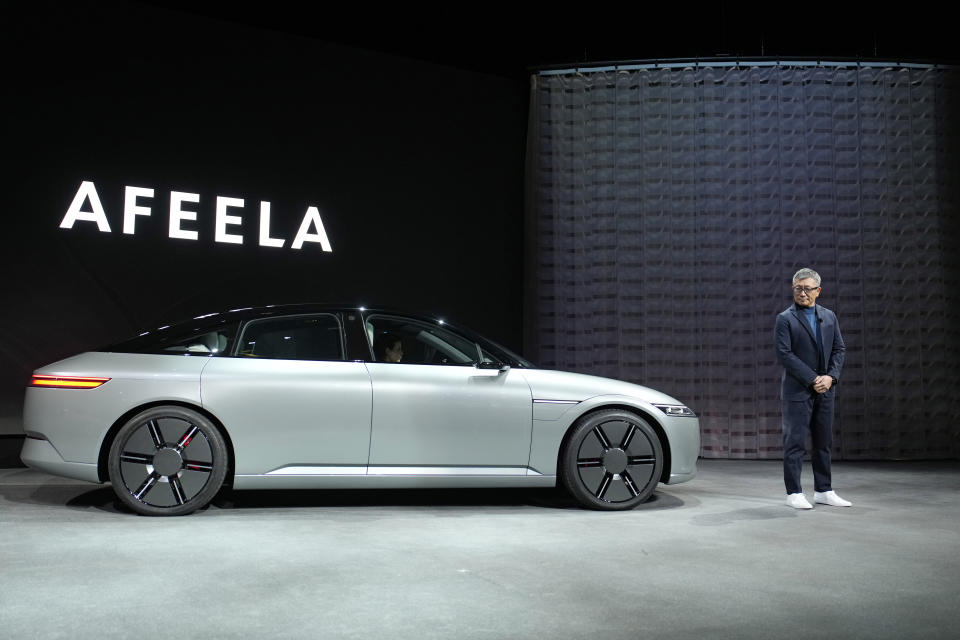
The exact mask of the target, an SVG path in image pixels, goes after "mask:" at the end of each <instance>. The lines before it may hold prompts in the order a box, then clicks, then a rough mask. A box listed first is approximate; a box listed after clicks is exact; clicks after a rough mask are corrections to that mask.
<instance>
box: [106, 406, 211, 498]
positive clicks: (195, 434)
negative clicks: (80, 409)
mask: <svg viewBox="0 0 960 640" xmlns="http://www.w3.org/2000/svg"><path fill="white" fill-rule="evenodd" d="M107 467H108V470H109V474H110V482H111V483H112V484H113V490H114V491H115V492H116V494H117V496H118V497H119V498H120V502H122V503H123V504H125V505H126V506H128V507H130V508H131V509H133V510H134V511H136V512H137V513H140V514H143V515H148V516H181V515H185V514H188V513H191V512H193V511H196V510H197V509H199V508H201V507H203V506H205V505H206V504H207V503H209V502H210V501H211V500H212V499H213V497H214V496H215V495H216V494H217V491H219V490H220V487H221V486H222V485H223V480H224V478H225V477H226V475H227V446H226V443H225V442H224V440H223V436H222V435H221V434H220V432H219V431H218V430H217V428H216V427H215V426H214V425H213V423H212V422H211V421H210V420H209V419H207V418H206V417H204V416H203V415H202V414H200V413H199V412H197V411H193V410H192V409H187V408H186V407H176V406H161V407H153V408H150V409H147V410H145V411H142V412H140V413H138V414H137V415H135V416H133V417H132V418H131V419H130V420H128V421H127V423H126V424H124V425H123V426H122V427H121V428H120V431H118V432H117V436H116V437H115V438H114V440H113V444H112V445H111V446H110V454H109V458H108V462H107Z"/></svg>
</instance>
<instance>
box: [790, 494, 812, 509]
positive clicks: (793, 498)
mask: <svg viewBox="0 0 960 640" xmlns="http://www.w3.org/2000/svg"><path fill="white" fill-rule="evenodd" d="M787 506H788V507H793V508H794V509H813V505H812V504H810V503H809V502H807V497H806V496H805V495H803V494H802V493H791V494H790V495H788V496H787Z"/></svg>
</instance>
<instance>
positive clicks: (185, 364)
mask: <svg viewBox="0 0 960 640" xmlns="http://www.w3.org/2000/svg"><path fill="white" fill-rule="evenodd" d="M208 362H210V360H209V359H207V358H191V357H183V356H154V355H149V354H137V353H100V352H96V351H91V352H87V353H82V354H80V355H77V356H73V357H70V358H67V359H65V360H60V361H59V362H54V363H52V364H49V365H47V366H45V367H41V368H40V369H37V371H36V373H37V374H38V375H39V374H42V375H54V376H89V375H102V376H104V377H108V378H110V381H109V382H107V383H106V384H103V385H102V386H100V387H97V388H96V389H48V388H39V387H28V388H27V390H26V394H25V397H24V409H23V429H24V431H25V432H26V433H27V435H31V434H33V435H41V436H43V437H44V438H46V439H47V440H48V441H49V442H50V443H51V444H52V445H53V447H54V448H55V449H56V450H57V451H58V452H59V454H60V455H61V456H62V457H63V459H64V461H65V462H75V463H82V464H93V465H96V464H97V461H98V459H99V455H100V447H101V445H102V443H103V441H104V438H105V436H106V435H107V432H108V431H109V430H110V427H111V426H113V424H114V422H115V421H116V420H117V419H119V418H120V417H121V416H123V415H125V414H126V413H128V412H129V411H131V410H133V409H136V408H137V407H140V406H144V405H147V404H151V403H156V402H178V403H188V404H192V405H197V406H199V405H200V372H201V371H202V370H203V368H204V367H205V366H206V365H207V364H208ZM21 459H22V460H23V461H24V463H26V464H28V465H29V464H31V461H32V458H30V457H29V453H28V457H27V458H26V459H24V458H23V456H21Z"/></svg>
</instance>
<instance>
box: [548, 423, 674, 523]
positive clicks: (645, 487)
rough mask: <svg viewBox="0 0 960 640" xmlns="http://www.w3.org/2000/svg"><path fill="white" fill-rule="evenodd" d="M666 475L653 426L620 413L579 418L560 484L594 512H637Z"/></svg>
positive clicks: (569, 441)
mask: <svg viewBox="0 0 960 640" xmlns="http://www.w3.org/2000/svg"><path fill="white" fill-rule="evenodd" d="M662 471H663V448H662V447H661V446H660V439H659V438H658V437H657V434H656V433H655V432H654V430H653V428H652V427H651V426H650V425H649V424H648V423H647V422H646V421H645V420H644V419H642V418H641V417H640V416H638V415H636V414H634V413H631V412H629V411H622V410H619V409H607V410H602V411H596V412H594V413H589V414H587V415H585V416H583V417H582V418H580V420H578V421H577V423H576V424H575V425H574V427H573V431H572V432H571V434H570V437H569V438H568V439H567V442H566V445H565V446H564V449H563V453H562V458H561V481H562V482H563V484H564V486H565V487H566V488H567V490H568V491H569V492H570V494H571V495H572V496H573V497H574V498H576V499H577V501H579V502H580V504H582V505H583V506H585V507H587V508H590V509H602V510H625V509H633V508H634V507H636V506H637V505H639V504H641V503H643V502H646V500H647V499H648V498H650V495H651V494H652V493H653V490H654V489H655V488H656V486H657V483H658V482H659V481H660V474H661V472H662Z"/></svg>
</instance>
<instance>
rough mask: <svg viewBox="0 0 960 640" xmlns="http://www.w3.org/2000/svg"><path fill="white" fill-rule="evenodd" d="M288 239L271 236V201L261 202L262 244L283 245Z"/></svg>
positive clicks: (263, 245)
mask: <svg viewBox="0 0 960 640" xmlns="http://www.w3.org/2000/svg"><path fill="white" fill-rule="evenodd" d="M285 242H286V240H284V239H283V238H271V237H270V203H269V202H265V201H261V202H260V246H261V247H282V246H283V245H284V243H285Z"/></svg>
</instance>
